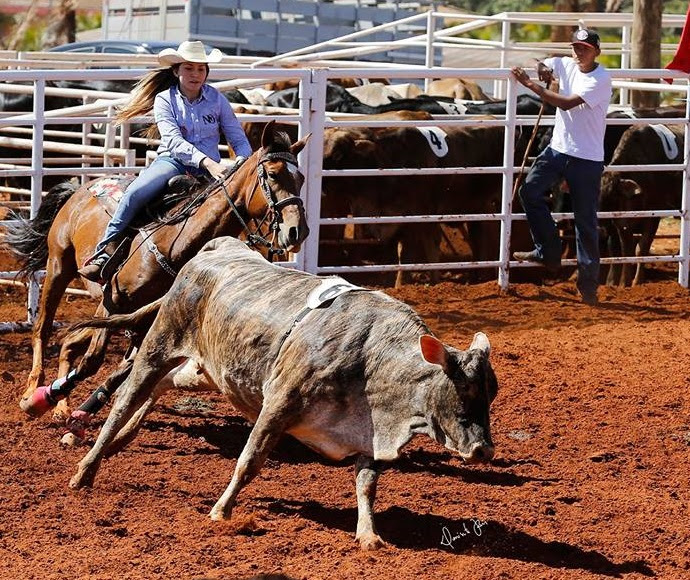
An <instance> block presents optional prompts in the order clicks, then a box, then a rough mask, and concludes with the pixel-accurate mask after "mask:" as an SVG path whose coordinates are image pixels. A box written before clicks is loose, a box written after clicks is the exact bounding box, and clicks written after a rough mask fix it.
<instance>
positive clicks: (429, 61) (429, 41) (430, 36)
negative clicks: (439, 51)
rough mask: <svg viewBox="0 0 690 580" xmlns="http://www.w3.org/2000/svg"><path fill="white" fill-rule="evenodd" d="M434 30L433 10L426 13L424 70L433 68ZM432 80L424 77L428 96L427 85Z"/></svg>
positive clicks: (425, 90) (425, 91)
mask: <svg viewBox="0 0 690 580" xmlns="http://www.w3.org/2000/svg"><path fill="white" fill-rule="evenodd" d="M435 30H436V19H435V18H434V12H433V10H429V11H428V12H427V13H426V56H425V62H426V68H429V69H431V68H434V31H435ZM432 80H433V79H432V78H431V77H424V93H425V94H427V95H428V94H429V84H431V81H432Z"/></svg>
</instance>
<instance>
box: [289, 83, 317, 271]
mask: <svg viewBox="0 0 690 580" xmlns="http://www.w3.org/2000/svg"><path fill="white" fill-rule="evenodd" d="M298 90H299V116H300V120H299V125H298V127H297V139H302V138H304V137H306V136H307V135H308V134H309V133H310V132H311V104H312V99H313V98H314V86H313V84H312V82H311V73H310V72H309V73H308V74H302V75H301V76H300V78H299V88H298ZM313 140H314V139H313V138H310V139H309V143H307V146H306V147H305V148H304V149H302V151H300V153H299V155H298V156H297V160H298V165H299V167H303V168H304V167H306V168H309V159H310V155H309V153H310V150H311V146H310V143H311V142H312V141H313ZM305 171H307V175H309V170H308V169H307V170H305ZM310 187H311V183H310V181H309V179H308V178H307V179H305V182H304V185H303V186H302V189H303V191H304V193H303V194H302V201H304V208H305V211H306V212H307V219H308V218H309V212H308V211H307V210H308V208H309V207H310V204H311V202H310V199H311V198H312V197H314V196H316V197H318V198H319V200H320V197H321V191H316V190H312V189H310ZM319 205H320V201H319ZM309 225H310V226H311V224H309ZM309 229H310V231H311V234H310V235H313V234H314V229H316V230H317V232H316V235H317V236H318V226H317V227H316V228H312V227H310V228H309ZM302 248H303V249H302V251H301V252H298V253H297V254H296V255H295V264H296V267H297V269H298V270H302V271H304V270H305V262H306V258H305V255H306V253H307V247H306V245H305V244H302Z"/></svg>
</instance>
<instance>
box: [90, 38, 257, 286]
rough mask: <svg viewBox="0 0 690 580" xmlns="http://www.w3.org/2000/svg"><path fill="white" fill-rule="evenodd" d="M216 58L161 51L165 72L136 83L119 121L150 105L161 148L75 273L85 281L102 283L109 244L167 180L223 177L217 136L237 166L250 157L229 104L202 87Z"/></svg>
mask: <svg viewBox="0 0 690 580" xmlns="http://www.w3.org/2000/svg"><path fill="white" fill-rule="evenodd" d="M221 58H222V53H221V52H220V51H219V50H218V49H214V50H213V51H211V53H210V54H206V52H205V50H204V45H203V43H201V42H198V41H186V42H183V43H182V44H180V46H179V47H178V48H177V50H175V49H173V48H167V49H165V50H163V51H162V52H161V53H160V54H159V55H158V62H160V64H162V65H165V66H166V68H162V69H157V70H154V71H152V72H150V73H149V74H148V75H146V76H145V77H144V78H143V79H141V81H139V83H138V84H137V85H136V87H135V88H134V92H133V98H132V99H131V100H130V102H129V104H128V105H126V106H125V107H124V108H123V109H121V110H120V111H119V112H118V119H119V120H120V121H124V120H128V119H132V118H134V117H138V116H141V115H144V114H146V113H148V112H149V111H150V110H151V106H152V105H153V116H154V119H155V121H156V123H155V125H152V126H151V127H150V128H149V134H154V135H155V133H156V132H158V133H160V138H161V144H160V146H159V147H158V157H157V158H156V159H155V160H154V162H153V163H152V164H151V165H150V166H149V167H148V168H146V169H144V170H143V171H142V172H141V173H139V176H138V177H137V178H136V179H135V180H134V181H132V183H131V184H130V185H129V187H127V189H126V190H125V192H124V195H123V196H122V199H121V200H120V203H119V204H118V206H117V211H115V214H114V215H113V217H112V218H111V219H110V222H109V223H108V226H107V228H106V230H105V234H104V235H103V237H102V238H101V240H100V241H99V242H98V244H97V245H96V249H95V250H94V253H93V255H92V256H91V257H90V258H89V259H88V260H86V263H85V264H84V267H83V268H81V269H80V270H79V274H81V275H82V276H83V277H84V278H86V279H87V280H91V281H92V282H100V281H102V278H103V277H102V275H101V272H102V270H103V266H105V264H106V263H107V262H108V260H109V258H110V256H111V253H112V252H110V253H109V252H108V251H107V248H108V244H110V243H111V242H114V241H116V240H117V239H118V238H119V237H120V236H121V235H122V233H123V232H124V230H125V229H126V228H127V226H128V225H129V224H130V222H131V221H132V220H133V219H134V216H135V215H136V214H137V213H138V212H139V210H140V209H142V208H143V207H144V206H145V205H146V204H148V203H149V202H150V201H151V200H153V199H154V198H155V197H157V196H158V195H159V194H160V193H161V192H162V191H163V189H164V188H165V185H166V184H167V183H168V181H169V180H170V179H171V178H174V177H176V176H178V175H185V174H190V175H192V176H197V175H201V174H202V173H204V171H206V172H208V173H209V174H210V175H211V177H213V178H214V179H219V178H220V177H222V175H223V172H224V171H226V170H227V166H225V165H222V164H221V163H219V162H220V154H219V152H218V143H219V142H220V132H221V130H222V131H223V134H224V135H225V137H226V139H227V140H228V143H229V144H230V146H231V147H232V149H233V151H234V152H235V155H236V156H237V158H238V160H239V158H247V157H249V156H250V155H251V154H252V149H251V147H250V145H249V141H248V140H247V137H246V135H245V134H244V131H243V130H242V127H241V126H240V124H239V122H238V120H237V117H235V114H234V113H233V111H232V108H231V107H230V104H229V103H228V100H227V99H226V98H225V97H224V96H223V95H222V94H221V93H220V92H219V91H218V90H217V89H215V88H214V87H212V86H210V85H208V84H206V82H205V81H206V79H207V78H208V73H209V66H208V63H209V62H218V61H220V59H221Z"/></svg>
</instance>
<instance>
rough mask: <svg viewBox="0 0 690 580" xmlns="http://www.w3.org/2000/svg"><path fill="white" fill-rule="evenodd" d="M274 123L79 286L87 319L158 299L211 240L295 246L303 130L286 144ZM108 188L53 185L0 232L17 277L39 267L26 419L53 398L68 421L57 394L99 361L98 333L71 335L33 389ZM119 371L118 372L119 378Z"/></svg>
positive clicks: (102, 221)
mask: <svg viewBox="0 0 690 580" xmlns="http://www.w3.org/2000/svg"><path fill="white" fill-rule="evenodd" d="M274 125H275V123H274V122H273V121H272V122H270V123H268V125H266V128H265V130H264V133H263V136H262V140H261V147H260V148H259V150H258V151H256V152H254V153H252V154H251V156H250V157H249V158H248V159H247V160H246V161H245V162H244V163H242V164H241V165H236V166H235V170H234V171H229V172H224V173H223V174H222V178H221V179H217V180H215V181H213V182H212V183H211V184H210V185H208V186H207V187H205V188H204V187H198V188H194V189H192V190H191V191H190V192H189V197H188V198H186V199H183V200H182V201H180V202H179V203H178V204H177V206H176V207H175V209H174V210H173V212H172V215H170V214H168V218H165V219H164V220H163V221H161V222H159V223H158V224H154V225H153V226H148V227H147V228H146V229H140V230H138V231H137V230H132V231H133V232H134V237H133V239H132V243H131V246H130V249H129V255H128V256H127V258H126V259H125V260H124V262H123V263H122V264H121V265H119V266H118V268H117V271H116V272H114V273H112V275H111V274H107V277H108V278H109V280H108V281H107V284H105V285H104V286H101V285H99V284H96V283H94V282H91V281H88V282H87V283H86V287H87V289H88V290H89V292H90V293H91V295H92V296H93V297H94V298H97V299H99V300H100V304H99V305H98V308H97V309H96V313H95V314H96V316H108V315H109V314H113V313H125V312H131V311H132V310H134V309H137V308H139V307H141V306H142V305H144V304H148V303H149V302H151V301H153V300H155V299H156V298H158V297H160V296H162V295H163V294H165V292H166V291H167V290H168V288H169V287H170V285H171V284H172V282H173V280H174V278H175V276H176V273H177V271H179V269H180V268H181V267H182V266H183V265H184V264H185V263H186V262H187V261H188V260H189V259H191V258H192V257H193V256H194V255H195V254H196V253H197V252H198V251H199V250H200V248H201V247H202V246H203V245H204V244H205V243H206V242H208V241H209V240H211V239H213V238H215V237H218V236H226V235H230V236H238V235H240V234H242V233H244V235H245V237H246V239H247V243H248V244H250V245H253V246H257V247H260V248H262V249H263V250H265V251H266V252H267V254H268V255H269V256H273V255H284V254H286V253H287V252H296V251H299V246H300V244H301V242H302V241H303V240H304V239H305V238H306V237H307V235H308V233H309V228H308V226H307V221H306V216H305V213H304V207H303V203H302V200H301V199H300V197H299V190H300V188H301V186H302V183H303V176H302V174H301V173H300V172H299V171H298V169H297V155H298V153H299V152H300V151H301V150H302V149H303V148H304V146H305V145H306V143H307V140H308V138H309V136H308V135H307V136H306V137H304V138H302V139H300V140H299V141H297V142H296V143H292V144H291V141H290V138H289V137H288V136H287V135H285V134H284V133H278V132H276V131H275V129H274ZM113 181H115V182H116V183H115V185H113V183H112V182H113ZM111 186H112V187H115V188H117V189H121V187H120V186H119V181H117V180H113V179H111V178H100V179H97V180H95V181H92V182H89V183H86V184H84V185H83V186H81V187H76V186H75V185H73V184H71V183H69V182H68V183H65V184H62V185H60V186H57V187H56V188H54V189H53V190H51V191H50V192H49V193H48V194H47V195H46V197H45V198H44V200H43V202H42V204H41V206H40V207H39V210H38V212H37V214H36V216H35V217H34V218H33V219H32V220H30V221H28V220H21V219H20V220H19V225H14V226H12V227H10V228H8V232H7V235H6V243H7V245H8V246H9V247H10V248H11V250H13V251H14V253H15V254H16V255H17V256H18V258H19V260H20V262H21V264H22V265H21V268H20V274H23V275H26V276H27V277H28V276H30V275H32V274H33V273H35V272H39V271H40V270H42V269H45V271H46V274H45V278H44V280H43V288H42V291H41V298H40V303H39V308H38V316H37V318H36V322H35V323H34V329H33V337H32V348H33V364H32V368H31V372H30V373H29V378H28V381H27V382H28V385H27V388H26V390H25V391H24V394H23V395H22V400H21V401H20V407H21V408H22V409H23V410H24V411H25V412H27V413H28V414H30V415H32V416H35V417H36V416H40V415H42V414H43V413H45V412H46V411H47V410H49V409H50V408H52V407H53V406H55V405H56V403H57V408H56V409H55V411H54V413H53V415H54V417H56V418H59V419H62V420H64V419H66V418H68V417H69V416H70V411H69V409H68V407H67V404H66V400H65V398H66V397H67V395H68V394H69V393H70V392H71V391H72V390H73V389H74V387H75V386H76V385H77V383H79V382H81V381H83V380H84V379H85V378H87V377H89V376H91V375H92V374H94V373H95V372H96V371H97V370H98V368H99V366H100V364H101V362H102V361H103V358H104V355H105V350H106V347H107V342H108V333H107V332H105V333H104V332H102V331H96V332H91V331H88V330H87V331H77V332H75V333H71V334H69V335H68V336H67V337H66V338H65V339H64V340H63V342H62V346H61V349H60V356H59V368H58V379H56V380H55V381H53V382H52V383H50V384H49V385H44V386H42V383H43V381H44V378H45V374H44V355H45V350H46V347H47V344H48V338H49V336H50V332H51V329H52V324H53V320H54V317H55V312H56V310H57V308H58V305H59V304H60V300H61V298H62V296H63V294H64V292H65V290H66V288H67V286H68V284H69V283H70V282H71V281H72V280H73V279H74V278H75V277H77V276H78V272H77V269H78V267H79V266H78V264H79V263H81V262H82V261H83V260H85V259H86V257H87V256H89V255H91V254H93V249H94V247H95V246H96V244H97V242H98V241H99V239H100V238H101V235H102V232H103V231H104V230H105V227H106V224H107V223H108V213H107V211H106V209H105V208H104V206H103V204H102V202H101V199H100V198H99V197H98V192H100V191H101V190H102V189H104V187H105V188H106V189H109V188H110V187H111ZM252 229H253V231H252ZM266 230H268V231H269V235H266V234H265V233H264V232H265V231H266ZM87 345H88V349H87V348H86V347H87ZM84 351H86V352H85V353H84ZM82 354H83V357H82V358H81V360H79V363H78V364H75V363H76V360H77V358H78V357H79V356H80V355H82ZM126 374H127V370H124V371H123V378H124V376H126Z"/></svg>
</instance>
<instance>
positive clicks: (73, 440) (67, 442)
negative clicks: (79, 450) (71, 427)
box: [60, 431, 84, 447]
mask: <svg viewBox="0 0 690 580" xmlns="http://www.w3.org/2000/svg"><path fill="white" fill-rule="evenodd" d="M83 441H84V440H83V439H80V438H79V437H77V436H76V435H75V434H74V433H72V432H71V431H67V433H65V434H64V435H63V436H62V438H61V439H60V445H63V446H65V447H79V445H81V444H82V443H83Z"/></svg>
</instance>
